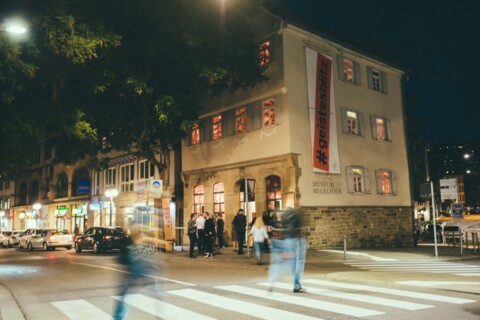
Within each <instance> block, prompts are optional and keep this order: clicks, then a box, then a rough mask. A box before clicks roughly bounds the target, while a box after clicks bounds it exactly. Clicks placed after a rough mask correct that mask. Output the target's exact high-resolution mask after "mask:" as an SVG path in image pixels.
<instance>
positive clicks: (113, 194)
mask: <svg viewBox="0 0 480 320" xmlns="http://www.w3.org/2000/svg"><path fill="white" fill-rule="evenodd" d="M105 195H106V196H107V197H109V198H110V226H112V212H113V198H114V197H116V196H118V190H117V189H115V188H109V189H107V190H105Z"/></svg>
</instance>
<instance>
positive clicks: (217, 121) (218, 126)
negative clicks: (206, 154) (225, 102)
mask: <svg viewBox="0 0 480 320" xmlns="http://www.w3.org/2000/svg"><path fill="white" fill-rule="evenodd" d="M212 121H213V122H212V129H213V131H212V134H213V135H212V137H213V140H216V139H220V138H221V137H222V116H221V115H220V116H216V117H213V120H212Z"/></svg>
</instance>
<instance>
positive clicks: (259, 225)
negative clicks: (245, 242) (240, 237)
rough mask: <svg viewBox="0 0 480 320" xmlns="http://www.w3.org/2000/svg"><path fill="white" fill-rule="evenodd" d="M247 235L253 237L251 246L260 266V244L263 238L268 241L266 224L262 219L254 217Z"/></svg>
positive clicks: (263, 240)
mask: <svg viewBox="0 0 480 320" xmlns="http://www.w3.org/2000/svg"><path fill="white" fill-rule="evenodd" d="M249 236H250V237H253V247H254V248H255V254H256V256H257V264H258V265H259V266H260V265H261V264H262V245H263V243H264V242H265V240H266V241H267V242H268V243H270V240H269V239H268V233H267V226H266V225H265V223H264V222H263V219H261V218H260V219H255V223H254V224H253V226H252V229H251V230H250V235H249Z"/></svg>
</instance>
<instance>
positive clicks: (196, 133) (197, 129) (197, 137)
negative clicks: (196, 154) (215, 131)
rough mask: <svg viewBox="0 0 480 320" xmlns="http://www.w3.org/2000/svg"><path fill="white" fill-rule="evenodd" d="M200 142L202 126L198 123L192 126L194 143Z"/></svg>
mask: <svg viewBox="0 0 480 320" xmlns="http://www.w3.org/2000/svg"><path fill="white" fill-rule="evenodd" d="M199 143H200V127H199V126H198V124H196V125H194V126H193V128H192V145H193V144H199Z"/></svg>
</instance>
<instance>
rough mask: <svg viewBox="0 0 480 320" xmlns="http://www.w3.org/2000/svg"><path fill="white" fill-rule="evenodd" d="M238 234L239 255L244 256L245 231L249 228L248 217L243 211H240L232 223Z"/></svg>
mask: <svg viewBox="0 0 480 320" xmlns="http://www.w3.org/2000/svg"><path fill="white" fill-rule="evenodd" d="M232 224H233V226H234V227H235V231H236V232H237V241H238V254H243V243H244V242H245V231H246V228H247V217H245V214H244V211H243V209H239V210H238V212H237V214H236V215H235V218H233V222H232Z"/></svg>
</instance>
